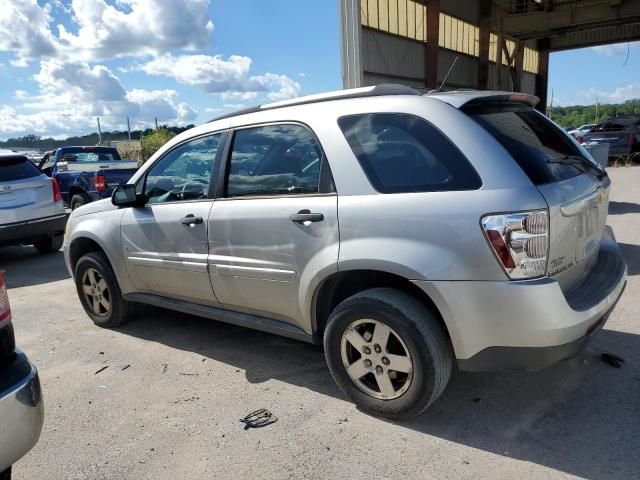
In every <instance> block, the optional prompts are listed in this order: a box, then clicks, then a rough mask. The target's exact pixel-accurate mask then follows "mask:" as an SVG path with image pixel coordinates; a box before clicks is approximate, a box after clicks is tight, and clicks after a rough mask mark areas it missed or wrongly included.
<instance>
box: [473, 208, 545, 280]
mask: <svg viewBox="0 0 640 480" xmlns="http://www.w3.org/2000/svg"><path fill="white" fill-rule="evenodd" d="M481 223H482V229H483V231H484V234H485V236H486V238H487V241H488V242H489V245H490V246H491V248H492V250H493V253H494V254H495V256H496V258H497V259H498V261H499V263H500V265H501V266H502V268H503V270H504V271H505V273H506V274H507V276H508V277H509V278H510V279H512V280H518V279H523V278H535V277H541V276H543V275H546V273H547V255H548V252H549V215H548V213H547V211H546V210H538V211H533V212H524V213H505V214H501V215H487V216H485V217H483V218H482V222H481Z"/></svg>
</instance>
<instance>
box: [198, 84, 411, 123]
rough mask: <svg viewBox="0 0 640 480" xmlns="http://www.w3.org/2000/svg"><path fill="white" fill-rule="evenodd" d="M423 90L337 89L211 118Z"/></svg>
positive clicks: (391, 87) (398, 87)
mask: <svg viewBox="0 0 640 480" xmlns="http://www.w3.org/2000/svg"><path fill="white" fill-rule="evenodd" d="M422 94H423V92H420V91H418V90H417V89H415V88H413V87H408V86H407V85H400V84H397V83H382V84H380V85H376V86H373V87H362V88H351V89H347V90H337V91H334V92H328V93H320V94H317V95H307V96H304V97H297V98H292V99H290V100H282V101H279V102H273V103H267V104H264V105H258V106H255V107H250V108H245V109H242V110H238V111H235V112H231V113H228V114H225V115H222V116H219V117H216V118H213V119H211V120H209V122H215V121H217V120H224V119H225V118H231V117H237V116H238V115H245V114H247V113H255V112H261V111H264V110H273V109H276V108H284V107H291V106H294V105H306V104H310V103H320V102H328V101H330V100H342V99H347V98H364V97H380V96H383V95H422Z"/></svg>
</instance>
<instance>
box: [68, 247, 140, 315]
mask: <svg viewBox="0 0 640 480" xmlns="http://www.w3.org/2000/svg"><path fill="white" fill-rule="evenodd" d="M74 277H75V283H76V289H77V291H78V296H79V297H80V302H81V303H82V306H83V307H84V310H85V312H87V315H89V317H90V318H91V320H93V323H95V324H96V325H98V326H100V327H105V328H113V327H117V326H119V325H121V324H123V323H124V322H126V321H128V320H129V319H130V318H131V316H132V315H133V311H134V307H135V304H134V303H132V302H127V301H126V300H124V299H123V298H122V293H121V292H120V287H119V286H118V282H117V280H116V277H115V274H114V273H113V269H112V268H111V265H110V264H109V261H108V260H107V257H106V256H105V254H104V253H102V252H90V253H87V254H85V255H83V256H82V257H80V260H78V263H77V265H76V270H75V276H74Z"/></svg>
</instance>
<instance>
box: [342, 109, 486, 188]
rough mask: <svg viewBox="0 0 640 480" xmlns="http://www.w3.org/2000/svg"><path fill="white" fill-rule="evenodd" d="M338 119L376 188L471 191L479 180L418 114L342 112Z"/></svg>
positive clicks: (465, 162) (433, 128)
mask: <svg viewBox="0 0 640 480" xmlns="http://www.w3.org/2000/svg"><path fill="white" fill-rule="evenodd" d="M338 124H339V126H340V128H341V129H342V132H343V133H344V136H345V137H346V139H347V141H348V142H349V146H350V147H351V149H352V150H353V153H354V154H355V155H356V157H357V159H358V161H359V162H360V165H361V166H362V169H363V170H364V172H365V174H366V175H367V177H368V178H369V181H370V182H371V184H372V185H373V187H374V188H375V189H376V190H377V191H378V192H380V193H403V192H439V191H450V190H476V189H478V188H480V187H481V185H482V182H481V180H480V177H479V176H478V174H477V173H476V171H475V170H474V169H473V167H472V166H471V165H470V164H469V162H468V161H467V159H466V158H465V157H464V155H462V152H460V150H458V148H457V147H456V146H455V145H454V144H453V143H452V142H451V141H450V140H449V139H448V138H447V137H445V136H444V135H443V134H442V133H441V132H440V131H439V130H438V129H436V128H435V127H434V126H433V125H431V124H430V123H428V122H427V121H426V120H424V119H422V118H420V117H416V116H414V115H407V114H400V113H368V114H363V115H350V116H347V117H342V118H340V119H338Z"/></svg>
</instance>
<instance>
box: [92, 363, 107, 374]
mask: <svg viewBox="0 0 640 480" xmlns="http://www.w3.org/2000/svg"><path fill="white" fill-rule="evenodd" d="M107 368H109V365H105V366H104V367H102V368H100V369H99V370H98V371H96V373H94V375H97V374H99V373H100V372H104V371H105V370H106V369H107Z"/></svg>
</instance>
